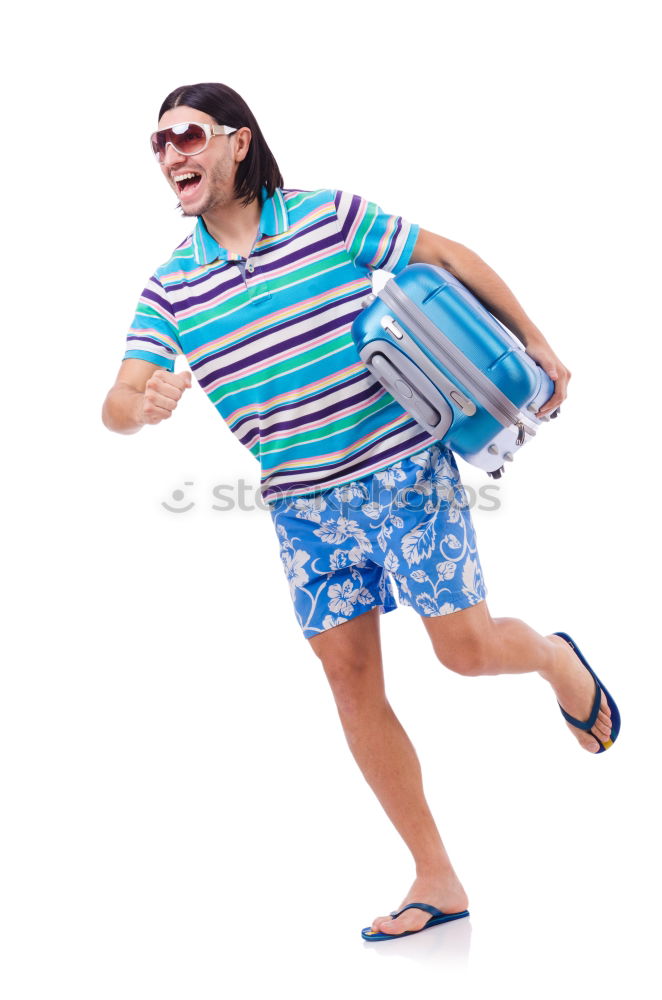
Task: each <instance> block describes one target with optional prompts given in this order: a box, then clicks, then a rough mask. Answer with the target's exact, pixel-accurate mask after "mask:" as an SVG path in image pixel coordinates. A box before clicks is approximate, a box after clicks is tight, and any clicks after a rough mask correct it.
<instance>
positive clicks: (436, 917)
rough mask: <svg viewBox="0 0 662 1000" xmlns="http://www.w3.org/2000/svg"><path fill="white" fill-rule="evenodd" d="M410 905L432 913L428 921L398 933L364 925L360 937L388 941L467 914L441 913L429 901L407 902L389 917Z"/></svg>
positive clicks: (466, 912) (393, 916)
mask: <svg viewBox="0 0 662 1000" xmlns="http://www.w3.org/2000/svg"><path fill="white" fill-rule="evenodd" d="M411 907H416V909H417V910H427V912H428V913H431V914H432V916H431V917H430V919H429V920H428V922H427V923H426V924H423V926H422V927H419V928H418V930H417V931H402V933H400V934H384V933H382V931H373V930H371V928H370V927H364V928H363V930H362V931H361V937H362V938H363V939H364V940H365V941H388V940H390V939H391V938H400V937H406V936H407V934H420V933H421V931H426V930H427V929H428V927H434V926H435V924H444V923H446V921H448V920H457V919H458V918H459V917H468V916H469V911H468V910H462V912H461V913H442V911H441V910H438V909H437V907H436V906H430V904H429V903H407V905H406V906H403V907H402V909H401V910H399V911H395V910H394V911H393V913H392V914H391V917H392V918H393V919H394V920H395V918H396V917H399V916H400V914H401V913H404V912H405V910H409V909H411Z"/></svg>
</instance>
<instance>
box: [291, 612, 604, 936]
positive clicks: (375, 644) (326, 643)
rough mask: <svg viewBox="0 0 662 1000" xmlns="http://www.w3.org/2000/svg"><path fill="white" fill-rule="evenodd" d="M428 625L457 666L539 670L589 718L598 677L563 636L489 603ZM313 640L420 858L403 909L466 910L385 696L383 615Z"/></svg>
mask: <svg viewBox="0 0 662 1000" xmlns="http://www.w3.org/2000/svg"><path fill="white" fill-rule="evenodd" d="M423 622H424V624H425V627H426V629H427V631H428V634H429V635H430V638H431V640H432V643H433V647H434V650H435V652H436V654H437V656H438V658H439V659H440V660H441V662H442V663H444V665H445V666H447V667H449V668H450V669H451V670H454V671H456V672H458V673H462V674H464V675H465V676H480V675H483V674H498V673H526V672H531V671H537V672H538V673H540V675H541V676H542V677H543V678H544V679H545V680H547V681H548V682H549V683H550V685H551V686H552V688H553V689H554V692H555V694H556V697H557V699H558V701H559V702H560V703H561V704H562V705H563V707H564V708H565V710H566V711H567V712H569V713H570V714H571V715H574V716H575V717H576V718H579V719H583V718H587V717H588V714H589V712H590V709H591V706H592V703H593V698H594V690H595V686H594V682H593V679H592V678H591V676H590V674H589V673H588V671H587V670H586V668H585V667H584V666H583V664H582V663H581V661H580V660H579V658H578V657H577V656H576V654H575V653H574V652H573V651H572V650H571V649H570V647H569V646H568V644H567V643H566V642H565V641H564V640H563V639H561V638H560V637H558V636H554V635H550V636H541V635H540V634H539V633H537V632H536V631H535V630H534V629H532V628H530V626H528V625H526V624H525V623H524V622H522V621H520V620H519V619H515V618H494V619H493V618H492V617H491V615H490V614H489V611H488V609H487V605H486V603H485V602H484V601H481V602H480V603H479V604H477V605H474V606H473V607H471V608H467V609H465V610H462V611H457V612H454V613H452V614H449V615H443V616H440V617H436V618H423ZM310 643H311V646H312V647H313V649H314V651H315V652H316V654H317V655H318V656H319V657H320V659H322V662H323V665H324V669H325V672H326V674H327V677H328V679H329V682H330V684H331V688H332V690H333V693H334V697H335V700H336V705H337V707H338V713H339V715H340V719H341V722H342V724H343V729H344V731H345V735H346V738H347V741H348V744H349V746H350V749H351V751H352V753H353V755H354V758H355V759H356V761H357V763H358V764H359V767H360V768H361V770H362V772H363V774H364V776H365V778H366V780H367V781H368V783H369V784H370V785H371V787H372V788H373V791H374V792H375V794H376V795H377V797H378V798H379V800H380V802H381V804H382V806H383V807H384V809H385V810H386V812H387V814H388V816H389V818H390V819H391V821H392V822H393V823H394V825H395V826H396V829H397V830H398V832H399V833H400V835H401V836H402V837H403V839H404V840H405V843H406V844H407V846H408V847H409V849H410V850H411V852H412V855H413V857H414V861H415V864H416V876H417V877H416V880H415V881H414V884H413V885H412V887H411V889H410V890H409V892H408V893H407V896H406V897H405V899H404V900H403V901H402V902H401V903H400V904H399V906H398V907H397V908H398V909H400V908H401V907H402V906H404V905H405V904H406V903H408V902H413V901H418V902H427V903H431V904H432V905H434V906H438V907H439V909H441V910H444V911H446V912H454V911H457V910H461V909H466V908H467V906H468V903H467V897H466V894H465V892H464V890H463V888H462V886H461V883H460V882H459V880H458V878H457V875H456V874H455V872H454V871H453V868H452V865H451V863H450V859H449V858H448V855H447V854H446V851H445V849H444V847H443V844H442V841H441V837H440V836H439V832H438V830H437V827H436V825H435V823H434V820H433V818H432V815H431V813H430V810H429V807H428V805H427V802H426V801H425V797H424V794H423V787H422V779H421V771H420V764H419V762H418V758H417V756H416V752H415V750H414V748H413V746H412V745H411V742H410V740H409V738H408V737H407V735H406V733H405V732H404V730H403V729H402V726H401V725H400V723H399V722H398V720H397V718H396V717H395V715H394V713H393V711H392V709H391V708H390V705H389V704H388V702H387V701H386V697H385V693H384V681H383V671H382V666H381V650H380V644H379V622H378V612H377V611H376V609H375V610H373V611H371V612H368V613H364V614H363V615H361V616H360V617H359V618H356V619H354V620H352V621H349V622H346V623H345V624H343V625H340V626H336V627H335V628H333V629H329V630H327V632H324V633H322V634H320V635H319V636H317V637H315V638H314V639H311V640H310ZM609 716H610V711H609V707H608V705H607V702H606V699H604V697H603V700H602V705H601V711H600V714H599V716H598V719H597V720H596V724H595V726H594V727H593V730H592V732H593V733H594V734H595V735H596V736H599V737H601V738H603V739H606V738H607V737H608V735H609V731H610V728H611V726H610V722H609ZM567 725H568V728H569V729H570V730H571V732H572V733H573V735H575V737H576V738H577V739H578V740H579V742H580V743H581V744H582V746H584V748H585V749H587V750H589V751H591V752H595V751H597V750H598V743H597V741H596V740H595V739H593V737H592V736H591V735H590V734H588V733H583V732H582V731H581V730H578V729H576V728H575V727H572V726H570V725H569V724H567ZM428 916H429V915H426V913H425V911H421V910H408V911H407V912H406V913H404V914H403V915H402V916H401V917H399V918H398V919H397V920H391V919H390V917H377V918H375V920H374V921H373V923H372V927H373V929H375V930H380V929H381V930H384V931H385V932H386V933H393V934H399V933H401V932H402V931H404V930H416V929H418V928H419V927H422V926H423V924H424V923H425V922H426V921H427V919H428Z"/></svg>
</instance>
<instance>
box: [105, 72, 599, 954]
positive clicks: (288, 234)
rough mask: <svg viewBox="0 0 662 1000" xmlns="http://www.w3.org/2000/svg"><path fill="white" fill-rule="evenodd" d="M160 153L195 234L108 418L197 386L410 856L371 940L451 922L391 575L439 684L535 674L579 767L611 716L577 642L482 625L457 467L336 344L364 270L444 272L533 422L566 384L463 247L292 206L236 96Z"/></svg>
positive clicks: (202, 98)
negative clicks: (389, 647) (250, 484)
mask: <svg viewBox="0 0 662 1000" xmlns="http://www.w3.org/2000/svg"><path fill="white" fill-rule="evenodd" d="M152 146H153V150H154V152H155V154H156V157H157V160H158V162H159V165H160V168H161V172H162V173H163V175H164V177H165V179H166V181H167V182H168V184H169V185H170V186H171V187H172V189H173V191H174V192H175V193H176V195H177V196H178V198H179V201H180V204H181V208H182V212H183V213H184V214H185V215H190V216H195V217H196V218H197V223H196V226H195V230H194V232H193V233H192V235H191V236H190V237H189V238H188V239H186V240H185V241H184V242H183V243H182V244H181V245H180V246H179V247H178V248H177V249H176V250H175V251H174V253H173V254H172V256H171V257H170V259H169V260H168V262H167V263H166V264H165V265H163V266H162V267H160V268H158V269H157V271H156V272H155V274H154V275H153V277H152V278H151V279H150V281H149V283H148V285H147V287H146V289H145V291H144V292H143V295H142V297H141V299H140V303H139V306H138V310H137V313H136V318H135V320H134V323H133V326H132V328H131V330H130V332H129V336H128V341H127V350H126V353H125V356H124V360H123V362H122V364H121V366H120V370H119V373H118V376H117V379H116V382H115V384H114V386H113V387H112V389H111V390H110V392H109V393H108V396H107V398H106V400H105V403H104V407H103V421H104V423H105V425H106V426H107V427H108V428H109V429H111V430H114V431H118V432H120V433H133V432H135V431H137V430H139V429H140V428H141V427H142V426H143V425H144V424H155V423H158V422H160V421H161V420H164V419H169V418H170V417H171V415H172V413H173V411H174V410H175V408H176V407H177V405H178V403H179V401H180V399H181V397H182V395H183V393H184V391H185V389H186V388H187V387H188V386H190V384H191V376H190V374H189V372H182V373H180V374H174V362H175V358H176V356H177V354H179V353H182V354H184V355H185V356H186V358H187V360H188V363H189V365H190V368H191V369H192V370H193V372H194V373H195V375H196V377H197V379H198V381H199V383H200V385H201V386H202V387H203V388H204V389H205V391H206V392H207V393H208V395H209V397H210V399H211V401H212V402H213V403H214V405H215V406H216V407H217V409H218V410H219V413H220V414H221V416H222V417H223V418H224V419H225V421H226V422H227V423H228V425H229V427H230V429H231V430H232V431H233V432H234V433H235V434H236V435H237V436H238V437H239V439H240V440H241V441H242V443H244V444H245V445H246V446H247V447H248V448H250V450H251V451H252V452H253V454H254V455H255V457H256V458H257V459H258V461H260V464H261V470H262V483H261V485H262V495H263V497H264V499H265V500H266V501H268V502H269V504H270V511H271V516H272V518H273V520H274V524H275V527H276V530H277V533H278V540H279V543H280V548H281V558H282V560H283V567H284V569H285V573H286V576H287V578H288V581H289V585H290V591H291V594H292V598H293V601H294V606H295V614H296V616H297V619H298V621H299V624H300V625H301V628H302V631H303V634H304V636H305V637H306V638H307V639H308V641H309V642H310V645H311V648H312V649H313V651H314V652H315V654H316V655H317V656H318V657H319V658H320V660H321V661H322V665H323V668H324V670H325V673H326V676H327V678H328V680H329V683H330V686H331V689H332V692H333V696H334V698H335V702H336V705H337V709H338V713H339V716H340V719H341V722H342V725H343V729H344V732H345V736H346V738H347V741H348V744H349V747H350V749H351V752H352V754H353V755H354V757H355V759H356V761H357V763H358V765H359V767H360V768H361V770H362V772H363V774H364V776H365V778H366V780H367V781H368V783H369V784H370V786H371V787H372V789H373V790H374V792H375V794H376V795H377V797H378V798H379V801H380V802H381V804H382V806H383V808H384V809H385V811H386V813H387V815H388V816H389V818H390V819H391V821H392V822H393V824H394V825H395V827H396V829H397V830H398V832H399V833H400V835H401V836H402V838H403V839H404V841H405V843H406V844H407V846H408V847H409V849H410V851H411V853H412V855H413V858H414V862H415V866H416V878H415V881H414V883H413V885H412V886H411V888H410V890H409V892H408V893H407V894H406V896H405V898H404V900H403V902H402V904H401V907H402V908H405V907H406V908H405V909H404V910H403V912H402V913H401V915H399V916H396V917H394V916H393V914H392V915H391V918H389V917H388V916H381V917H377V918H376V919H375V920H374V921H373V923H372V926H371V927H370V928H364V931H363V936H364V937H365V938H366V939H367V940H384V939H385V938H386V937H387V936H396V935H402V934H405V933H414V932H416V931H418V930H421V929H423V928H424V927H428V926H432V924H434V923H439V922H442V921H443V920H447V919H455V918H457V917H461V916H465V915H466V913H467V905H468V900H467V896H466V894H465V891H464V889H463V887H462V884H461V883H460V880H459V879H458V877H457V875H456V873H455V871H454V870H453V867H452V865H451V862H450V859H449V857H448V855H447V853H446V851H445V849H444V845H443V843H442V840H441V837H440V835H439V832H438V830H437V827H436V825H435V822H434V820H433V818H432V815H431V813H430V810H429V808H428V805H427V803H426V800H425V797H424V794H423V787H422V780H421V770H420V766H419V762H418V758H417V755H416V752H415V750H414V748H413V746H412V744H411V742H410V740H409V738H408V737H407V734H406V733H405V732H404V730H403V728H402V726H401V725H400V723H399V721H398V719H397V718H396V716H395V715H394V713H393V710H392V708H391V706H390V705H389V703H388V701H387V699H386V695H385V691H384V680H383V673H382V662H381V652H380V637H379V615H380V614H381V613H384V612H387V611H391V610H393V608H394V607H395V606H396V603H395V600H394V597H393V590H392V584H391V581H390V579H389V577H388V574H389V573H390V574H391V575H392V576H393V578H394V579H395V581H396V584H397V587H398V590H399V593H400V601H401V603H406V604H411V605H413V606H415V607H416V610H417V611H418V612H419V614H420V615H421V620H422V622H423V625H424V627H425V628H426V630H427V632H428V635H429V636H430V640H431V643H432V648H433V651H434V652H435V654H436V655H437V656H438V658H439V659H440V660H441V662H442V663H443V664H444V665H445V666H446V667H448V668H450V669H451V670H454V671H457V672H459V673H461V674H465V675H472V676H475V675H479V674H499V673H525V672H529V671H537V672H538V673H539V674H540V675H541V676H542V677H543V678H544V679H545V680H547V681H548V682H549V684H550V686H551V688H552V690H553V692H554V694H555V696H556V698H557V700H558V702H559V705H560V707H561V709H562V711H563V713H564V716H565V718H566V719H567V720H569V721H568V723H567V724H568V728H569V729H570V730H571V732H572V733H573V734H574V736H575V737H576V738H577V739H578V741H579V743H580V744H581V746H582V747H583V748H584V749H585V750H588V751H589V752H591V753H596V752H602V751H603V750H604V749H606V748H607V747H608V746H610V745H611V742H612V741H613V740H614V739H615V738H616V735H617V733H618V718H617V710H616V707H615V705H614V703H613V701H612V700H611V697H610V696H609V694H608V692H606V689H605V688H601V686H600V684H599V682H598V679H597V677H595V675H593V674H592V671H591V670H590V667H588V664H587V663H586V661H585V660H584V659H583V657H582V655H581V653H580V652H579V650H578V649H577V647H576V646H574V645H572V644H571V643H570V641H569V637H565V636H564V634H559V633H555V634H553V635H549V636H541V635H539V634H538V633H537V632H535V631H534V630H533V629H532V628H530V627H529V626H528V625H526V624H525V623H524V622H522V621H520V620H518V619H515V618H492V617H491V615H490V613H489V611H488V608H487V604H486V601H485V593H486V591H485V587H484V584H483V580H482V573H481V568H480V561H479V558H478V553H477V550H476V545H475V536H474V532H473V526H472V523H471V517H470V513H469V510H468V508H467V506H466V504H462V503H452V504H449V503H447V502H446V503H443V502H441V499H442V497H444V498H446V499H447V498H448V496H449V490H450V491H451V494H452V495H454V496H455V497H461V495H462V494H461V482H460V477H459V473H458V470H457V465H456V464H455V459H454V456H453V454H452V452H451V451H450V450H449V449H447V448H445V447H444V446H442V445H440V444H439V443H438V442H435V441H434V440H433V439H432V438H430V436H429V435H428V434H427V433H426V432H425V431H423V430H422V428H421V427H420V426H419V425H418V424H416V422H415V421H414V420H412V419H411V418H410V417H409V415H408V414H407V413H405V411H404V410H403V409H402V407H400V405H399V404H398V403H397V402H396V401H395V400H394V399H393V398H392V397H391V396H390V395H389V394H388V393H386V392H385V391H384V390H383V389H382V388H381V386H380V385H378V384H377V383H376V381H375V380H374V378H373V377H372V376H371V374H370V373H369V372H368V370H367V369H366V368H365V366H364V365H363V364H362V362H361V361H360V358H359V356H358V353H357V351H356V349H355V347H354V345H353V342H352V339H351V336H350V328H351V325H352V321H353V319H354V317H355V316H356V315H357V314H358V312H359V311H360V310H361V307H362V305H361V304H362V301H363V299H364V298H365V295H366V294H367V293H368V292H369V291H370V289H371V280H370V275H371V272H372V270H374V269H376V268H384V269H386V270H390V271H392V272H398V271H400V270H401V269H402V268H403V267H404V266H405V265H406V264H408V263H413V262H418V261H422V262H426V263H429V264H435V265H440V266H443V267H445V268H446V269H447V270H449V271H451V272H452V273H453V274H455V275H456V276H457V277H458V278H459V280H460V281H462V282H463V283H464V284H465V285H466V286H467V287H469V288H470V289H471V290H472V291H473V292H474V293H475V294H476V295H477V296H478V297H479V298H480V299H481V301H482V302H484V303H485V304H486V306H487V307H488V308H489V309H490V310H491V312H492V313H494V315H495V316H496V317H497V318H498V319H500V320H501V321H502V322H503V323H504V324H505V325H506V326H508V327H509V328H510V330H512V331H513V332H514V333H515V334H516V335H517V336H518V337H519V338H520V339H521V340H522V341H523V343H524V345H525V346H526V349H527V351H528V353H529V354H530V355H531V356H532V357H533V358H534V359H535V360H536V361H537V362H538V363H539V364H540V365H541V366H542V367H543V368H544V369H545V370H546V371H547V373H548V374H549V375H550V377H551V378H552V379H553V380H554V383H555V391H554V395H553V396H552V397H551V399H550V400H549V401H548V402H547V403H546V404H545V405H544V406H543V407H542V408H541V410H540V411H539V412H540V413H541V414H545V413H549V412H551V411H553V410H554V409H556V408H557V407H558V406H559V405H560V403H561V402H562V401H563V400H564V399H565V397H566V390H567V385H568V380H569V378H570V372H569V371H568V369H567V368H566V367H565V366H564V365H563V364H562V363H561V361H560V360H559V359H558V358H557V357H556V355H555V354H554V352H553V351H552V349H551V347H550V346H549V344H548V343H547V341H546V340H545V338H544V337H543V335H542V333H541V332H540V331H539V330H538V329H537V327H536V326H535V325H534V324H533V323H532V322H531V320H530V319H529V318H528V317H527V316H526V314H525V313H524V311H523V310H522V308H521V307H520V305H519V303H518V302H517V300H516V299H515V298H514V296H513V295H512V293H511V292H510V291H509V289H508V288H507V287H506V285H505V284H504V283H503V281H501V279H500V278H499V277H498V276H497V275H496V274H495V273H494V271H492V270H491V269H490V268H489V267H488V266H487V264H485V263H484V262H483V261H482V260H481V259H480V258H479V257H478V256H477V255H476V254H475V253H473V252H472V251H471V250H469V249H467V248H466V247H464V246H462V245H461V244H459V243H455V242H453V241H451V240H448V239H444V238H443V237H441V236H437V235H435V234H434V233H431V232H428V231H425V230H423V229H419V227H418V226H414V225H410V224H409V223H407V222H406V221H405V220H404V219H402V218H401V217H399V216H390V215H387V214H385V213H383V212H382V211H381V210H380V209H379V208H378V207H377V206H376V205H374V204H372V203H370V202H367V201H365V200H364V199H362V198H359V197H357V196H353V195H349V194H346V193H344V192H341V191H327V190H323V191H312V192H310V191H300V190H297V189H285V188H284V187H283V179H282V176H281V174H280V171H279V169H278V166H277V164H276V161H275V159H274V157H273V155H272V153H271V151H270V150H269V148H268V146H267V144H266V142H265V140H264V137H263V136H262V133H261V131H260V129H259V127H258V124H257V122H256V121H255V118H254V117H253V115H252V113H251V111H250V109H249V108H248V107H247V106H246V104H245V102H244V101H243V99H242V98H241V97H240V96H239V95H238V94H236V93H235V92H234V91H233V90H231V89H230V88H229V87H226V86H224V85H222V84H196V85H192V86H188V87H180V88H178V89H177V90H175V91H173V93H172V94H170V95H169V96H168V97H167V98H166V100H165V102H164V103H163V106H162V107H161V110H160V113H159V120H158V130H157V132H155V133H154V135H153V136H152ZM375 491H376V492H375ZM375 495H377V497H378V499H377V500H376V499H375ZM412 497H414V498H418V499H419V500H421V499H423V500H424V501H425V502H424V503H412V502H410V500H411V498H412ZM407 498H409V500H408V499H407ZM357 501H358V502H357ZM347 505H350V508H349V509H348V506H347ZM612 709H613V711H612ZM612 715H613V718H612ZM410 904H412V905H410ZM413 904H416V905H413ZM430 915H431V916H430Z"/></svg>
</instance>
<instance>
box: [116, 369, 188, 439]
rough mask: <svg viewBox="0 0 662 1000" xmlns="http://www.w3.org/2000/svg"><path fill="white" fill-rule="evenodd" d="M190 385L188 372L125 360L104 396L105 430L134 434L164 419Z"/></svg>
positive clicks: (168, 415)
mask: <svg viewBox="0 0 662 1000" xmlns="http://www.w3.org/2000/svg"><path fill="white" fill-rule="evenodd" d="M190 385H191V373H190V372H188V371H185V372H180V373H179V374H177V375H176V374H175V373H174V372H168V371H166V370H165V369H164V368H160V367H159V366H158V365H155V364H152V363H151V362H150V361H142V360H140V359H139V358H127V359H126V360H125V361H123V362H122V364H121V365H120V370H119V372H118V373H117V378H116V379H115V384H114V386H113V387H112V389H111V390H110V392H109V393H108V395H107V396H106V399H105V401H104V404H103V408H102V411H101V419H102V420H103V422H104V424H105V426H106V427H107V428H108V430H111V431H117V433H119V434H135V432H136V431H139V430H140V428H141V427H143V426H144V424H158V423H160V422H161V420H167V419H168V418H169V417H170V416H171V415H172V411H173V410H174V409H175V407H176V406H177V403H178V402H179V400H180V399H181V396H182V393H183V392H184V390H185V389H187V388H188V387H189V386H190Z"/></svg>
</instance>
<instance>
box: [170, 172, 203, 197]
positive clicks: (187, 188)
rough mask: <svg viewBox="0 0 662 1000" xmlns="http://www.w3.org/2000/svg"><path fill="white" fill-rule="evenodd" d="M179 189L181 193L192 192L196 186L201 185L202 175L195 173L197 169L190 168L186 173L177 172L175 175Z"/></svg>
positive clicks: (187, 193)
mask: <svg viewBox="0 0 662 1000" xmlns="http://www.w3.org/2000/svg"><path fill="white" fill-rule="evenodd" d="M173 180H174V182H175V185H176V187H177V191H178V193H179V194H180V195H182V194H185V195H187V196H188V195H189V194H192V193H193V192H194V191H195V190H196V188H197V187H198V186H199V184H200V181H201V180H202V177H201V175H200V174H198V173H195V171H192V170H189V171H187V173H185V174H176V175H175V176H174V177H173Z"/></svg>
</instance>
